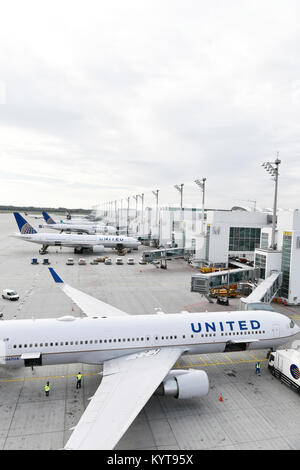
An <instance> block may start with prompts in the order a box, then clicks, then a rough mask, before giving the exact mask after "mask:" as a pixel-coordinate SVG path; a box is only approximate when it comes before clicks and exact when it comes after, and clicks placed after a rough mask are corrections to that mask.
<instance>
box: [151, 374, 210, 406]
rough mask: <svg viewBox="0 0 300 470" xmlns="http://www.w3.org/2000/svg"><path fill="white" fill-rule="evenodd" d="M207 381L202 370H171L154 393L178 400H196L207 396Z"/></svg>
mask: <svg viewBox="0 0 300 470" xmlns="http://www.w3.org/2000/svg"><path fill="white" fill-rule="evenodd" d="M208 392H209V380H208V376H207V373H206V372H204V371H203V370H171V371H170V372H169V374H168V375H167V376H166V378H165V379H164V381H163V382H162V383H161V384H160V386H159V387H158V389H157V390H156V393H157V394H158V395H170V396H172V397H175V398H178V399H185V398H197V397H203V396H205V395H207V394H208Z"/></svg>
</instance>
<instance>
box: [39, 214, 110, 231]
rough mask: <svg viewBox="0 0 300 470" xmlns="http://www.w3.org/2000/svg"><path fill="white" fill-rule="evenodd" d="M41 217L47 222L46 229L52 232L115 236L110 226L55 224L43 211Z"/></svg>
mask: <svg viewBox="0 0 300 470" xmlns="http://www.w3.org/2000/svg"><path fill="white" fill-rule="evenodd" d="M43 217H44V219H45V221H46V222H47V227H49V228H50V229H52V230H57V231H60V233H62V232H80V233H87V234H95V233H97V232H101V233H105V234H108V233H109V234H115V233H116V228H115V227H113V226H111V225H99V224H92V223H90V222H89V223H72V224H71V223H69V222H64V223H57V222H55V221H54V220H53V219H52V217H50V215H49V214H48V213H47V212H46V211H43Z"/></svg>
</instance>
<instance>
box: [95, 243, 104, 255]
mask: <svg viewBox="0 0 300 470" xmlns="http://www.w3.org/2000/svg"><path fill="white" fill-rule="evenodd" d="M103 252H104V245H95V246H93V253H103Z"/></svg>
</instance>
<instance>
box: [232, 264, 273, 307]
mask: <svg viewBox="0 0 300 470" xmlns="http://www.w3.org/2000/svg"><path fill="white" fill-rule="evenodd" d="M281 284H282V273H281V272H280V271H272V272H271V275H270V276H269V277H267V279H265V280H264V281H262V282H261V283H260V284H259V285H258V286H257V287H256V289H254V291H253V292H252V294H250V295H249V296H248V297H246V298H241V299H240V309H241V310H257V309H262V310H264V308H263V306H262V304H269V303H270V302H271V301H272V300H273V298H274V297H275V295H276V294H277V292H278V290H279V289H280V287H281ZM269 309H271V307H270V306H269ZM272 310H273V309H272Z"/></svg>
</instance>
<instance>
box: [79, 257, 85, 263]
mask: <svg viewBox="0 0 300 470" xmlns="http://www.w3.org/2000/svg"><path fill="white" fill-rule="evenodd" d="M78 264H86V260H85V259H84V258H80V259H79V261H78Z"/></svg>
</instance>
